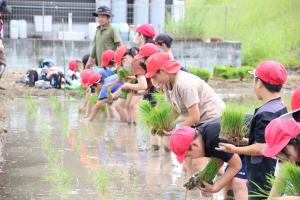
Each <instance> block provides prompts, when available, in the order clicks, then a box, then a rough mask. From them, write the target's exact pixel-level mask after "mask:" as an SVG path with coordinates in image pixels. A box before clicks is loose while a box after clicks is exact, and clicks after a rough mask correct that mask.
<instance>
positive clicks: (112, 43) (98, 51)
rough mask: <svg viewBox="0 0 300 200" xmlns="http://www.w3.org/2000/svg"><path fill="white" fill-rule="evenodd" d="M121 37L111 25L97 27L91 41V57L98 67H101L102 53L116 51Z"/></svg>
mask: <svg viewBox="0 0 300 200" xmlns="http://www.w3.org/2000/svg"><path fill="white" fill-rule="evenodd" d="M121 42H122V40H121V37H120V34H119V32H118V31H117V30H115V29H114V28H113V27H112V25H110V24H109V25H108V26H98V27H97V31H96V34H95V37H94V41H93V49H92V52H91V57H92V58H95V59H96V62H97V63H98V65H101V58H102V53H103V52H104V51H106V50H108V49H111V50H116V48H117V47H118V46H120V45H121Z"/></svg>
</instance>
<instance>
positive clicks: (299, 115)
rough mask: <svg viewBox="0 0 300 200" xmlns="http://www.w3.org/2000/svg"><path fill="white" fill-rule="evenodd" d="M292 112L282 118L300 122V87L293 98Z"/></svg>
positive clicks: (293, 94)
mask: <svg viewBox="0 0 300 200" xmlns="http://www.w3.org/2000/svg"><path fill="white" fill-rule="evenodd" d="M291 110H292V111H291V112H289V113H287V114H285V115H282V116H281V117H280V118H294V119H295V120H296V121H297V122H300V87H298V88H297V89H296V90H295V91H294V92H293V93H292V96H291Z"/></svg>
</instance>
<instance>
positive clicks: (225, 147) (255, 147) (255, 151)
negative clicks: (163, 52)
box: [216, 143, 266, 156]
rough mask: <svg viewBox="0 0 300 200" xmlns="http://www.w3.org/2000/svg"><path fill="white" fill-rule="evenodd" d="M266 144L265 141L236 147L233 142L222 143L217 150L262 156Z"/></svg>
mask: <svg viewBox="0 0 300 200" xmlns="http://www.w3.org/2000/svg"><path fill="white" fill-rule="evenodd" d="M265 145H266V144H265V143H255V144H252V145H249V146H245V147H236V146H234V145H232V144H227V143H220V144H219V148H216V150H218V151H224V152H227V153H237V154H243V155H248V156H261V155H262V154H261V151H262V149H263V148H264V146H265Z"/></svg>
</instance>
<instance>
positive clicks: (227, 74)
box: [214, 66, 254, 81]
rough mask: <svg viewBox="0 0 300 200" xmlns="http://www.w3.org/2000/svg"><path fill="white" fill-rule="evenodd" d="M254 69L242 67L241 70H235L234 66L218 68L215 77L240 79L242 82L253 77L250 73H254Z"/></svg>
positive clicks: (215, 68) (215, 69)
mask: <svg viewBox="0 0 300 200" xmlns="http://www.w3.org/2000/svg"><path fill="white" fill-rule="evenodd" d="M253 69H254V67H250V66H242V67H239V68H233V67H232V66H216V67H214V76H217V77H221V78H224V79H237V78H239V79H240V80H241V81H243V80H244V78H246V77H250V76H251V75H250V74H249V73H248V72H249V71H252V70H253Z"/></svg>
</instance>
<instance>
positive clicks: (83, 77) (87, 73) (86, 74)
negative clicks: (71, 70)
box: [80, 69, 93, 87]
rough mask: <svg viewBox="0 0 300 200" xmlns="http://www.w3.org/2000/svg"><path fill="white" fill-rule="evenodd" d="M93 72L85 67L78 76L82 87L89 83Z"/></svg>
mask: <svg viewBox="0 0 300 200" xmlns="http://www.w3.org/2000/svg"><path fill="white" fill-rule="evenodd" d="M92 74H93V71H92V70H91V69H85V70H83V71H82V72H81V74H80V78H81V84H82V86H83V87H86V86H87V84H88V83H89V79H90V76H91V75H92Z"/></svg>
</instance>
